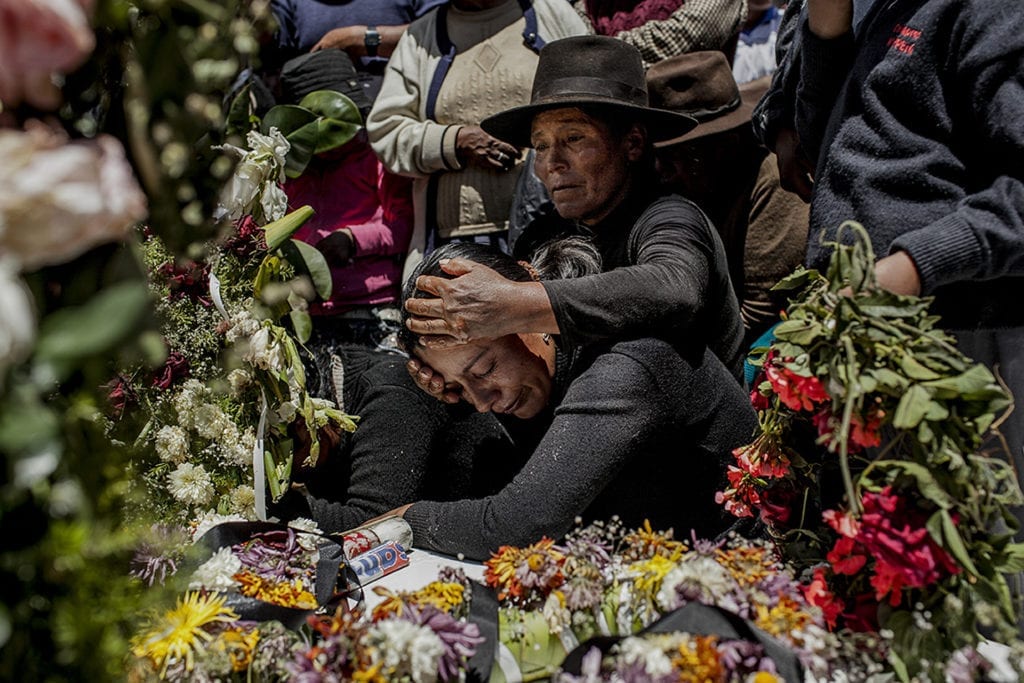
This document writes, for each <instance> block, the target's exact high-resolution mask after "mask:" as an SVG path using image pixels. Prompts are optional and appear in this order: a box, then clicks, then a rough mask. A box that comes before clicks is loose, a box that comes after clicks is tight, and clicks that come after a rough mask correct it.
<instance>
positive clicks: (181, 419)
mask: <svg viewBox="0 0 1024 683" xmlns="http://www.w3.org/2000/svg"><path fill="white" fill-rule="evenodd" d="M207 393H208V391H207V388H206V385H204V384H203V383H202V382H200V381H199V380H197V379H189V380H186V381H185V383H184V384H183V385H182V386H181V390H180V391H179V392H178V393H177V394H175V396H174V398H173V399H171V405H173V406H174V411H175V413H177V415H178V424H179V425H181V426H182V427H184V428H185V429H194V428H195V425H196V418H195V413H194V410H195V407H196V406H197V405H200V404H202V402H203V400H204V399H205V398H206V395H207Z"/></svg>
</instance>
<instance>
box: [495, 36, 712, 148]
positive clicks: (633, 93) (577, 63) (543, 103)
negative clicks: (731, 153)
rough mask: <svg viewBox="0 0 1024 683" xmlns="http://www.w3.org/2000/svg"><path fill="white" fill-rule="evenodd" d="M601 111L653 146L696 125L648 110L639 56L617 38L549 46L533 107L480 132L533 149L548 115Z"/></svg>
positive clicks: (503, 115) (498, 118)
mask: <svg viewBox="0 0 1024 683" xmlns="http://www.w3.org/2000/svg"><path fill="white" fill-rule="evenodd" d="M584 105H598V106H601V107H607V108H609V109H611V110H614V111H615V113H616V114H617V115H621V116H623V117H627V118H629V119H631V120H634V121H636V122H637V123H641V124H643V125H644V126H646V128H647V133H648V135H649V137H650V140H651V141H652V142H658V141H660V140H668V139H670V138H676V137H679V136H681V135H683V134H685V133H686V132H687V131H689V130H690V129H691V128H693V127H694V126H696V125H697V122H696V121H695V120H694V119H693V118H691V117H690V116H687V115H686V114H680V113H679V112H674V111H667V110H665V109H654V108H652V107H650V106H649V100H648V97H647V81H646V80H645V78H644V65H643V60H642V59H641V58H640V52H639V51H638V50H637V49H636V48H635V47H633V46H632V45H629V44H627V43H625V42H623V41H621V40H619V39H618V38H611V37H608V36H575V37H572V38H562V39H561V40H555V41H552V42H550V43H548V44H547V45H545V46H544V47H543V48H542V49H541V51H540V61H539V62H538V64H537V72H536V74H535V75H534V77H533V92H532V94H531V95H530V103H529V104H527V105H523V106H521V107H513V108H512V109H507V110H505V111H503V112H499V113H497V114H494V115H493V116H489V117H487V118H486V119H484V120H483V121H481V122H480V126H481V127H482V128H483V129H484V130H485V131H487V132H488V133H490V134H491V135H493V136H494V137H496V138H498V139H500V140H505V141H506V142H509V143H511V144H513V145H516V146H517V147H529V146H530V128H531V126H532V124H533V117H534V116H535V115H536V114H538V113H540V112H542V111H547V110H549V109H562V108H565V107H580V106H584Z"/></svg>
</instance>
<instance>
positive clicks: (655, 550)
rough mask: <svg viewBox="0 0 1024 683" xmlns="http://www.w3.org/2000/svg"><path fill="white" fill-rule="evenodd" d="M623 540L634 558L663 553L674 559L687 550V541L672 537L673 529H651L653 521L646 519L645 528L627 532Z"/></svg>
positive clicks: (629, 555)
mask: <svg viewBox="0 0 1024 683" xmlns="http://www.w3.org/2000/svg"><path fill="white" fill-rule="evenodd" d="M623 542H624V543H625V544H626V546H627V550H626V553H625V554H626V556H627V557H630V558H633V559H637V560H639V559H644V558H648V557H654V556H656V555H661V556H664V557H669V558H671V559H673V560H677V559H679V556H680V555H682V554H683V553H685V552H686V551H687V547H686V544H685V543H682V542H681V541H676V540H674V539H673V538H672V531H671V530H669V531H665V532H662V531H654V530H652V529H651V521H650V520H648V519H645V520H644V525H643V528H640V529H637V530H636V531H634V532H632V533H630V534H626V536H625V538H623Z"/></svg>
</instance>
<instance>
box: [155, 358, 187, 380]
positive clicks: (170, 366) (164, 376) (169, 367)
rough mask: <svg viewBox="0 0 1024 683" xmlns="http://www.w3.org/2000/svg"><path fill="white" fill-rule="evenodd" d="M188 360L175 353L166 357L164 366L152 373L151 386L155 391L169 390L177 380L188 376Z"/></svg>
mask: <svg viewBox="0 0 1024 683" xmlns="http://www.w3.org/2000/svg"><path fill="white" fill-rule="evenodd" d="M189 370H190V368H189V363H188V358H185V356H183V355H181V354H180V353H179V352H177V351H173V352H172V353H171V354H170V355H168V356H167V360H166V361H164V365H163V367H162V368H160V369H159V370H158V371H157V372H155V373H153V386H154V387H156V388H157V389H169V388H170V387H171V385H172V384H174V383H175V382H176V381H178V380H179V379H183V378H185V377H188V376H189Z"/></svg>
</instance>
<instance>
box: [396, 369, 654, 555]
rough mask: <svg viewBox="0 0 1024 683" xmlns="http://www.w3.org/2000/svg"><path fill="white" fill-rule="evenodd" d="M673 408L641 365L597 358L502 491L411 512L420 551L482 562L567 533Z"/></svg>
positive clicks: (422, 505) (424, 505)
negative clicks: (508, 548)
mask: <svg viewBox="0 0 1024 683" xmlns="http://www.w3.org/2000/svg"><path fill="white" fill-rule="evenodd" d="M670 403H671V402H670V401H668V400H666V397H665V395H664V393H663V391H662V389H661V388H660V386H659V384H658V382H657V378H655V377H654V375H653V373H652V372H650V371H649V370H648V369H647V368H646V367H644V366H643V365H642V364H640V363H639V362H637V361H636V360H634V359H633V358H631V357H629V356H626V355H623V354H619V353H615V352H609V353H604V354H602V355H600V356H599V357H598V359H597V360H596V361H595V362H594V363H593V365H591V367H590V368H588V369H587V370H586V371H584V372H583V373H582V374H581V375H580V376H579V377H577V378H576V379H575V380H573V381H572V383H571V384H570V386H569V388H568V391H567V392H566V395H565V398H564V399H563V400H562V402H561V404H560V405H559V406H558V407H557V408H556V410H555V416H554V420H553V421H552V423H551V426H550V428H549V429H548V430H547V433H546V434H545V436H544V438H543V439H542V440H541V442H540V444H539V446H538V447H537V449H536V450H535V451H534V453H533V455H532V456H531V457H530V459H529V461H528V462H527V463H526V464H525V465H524V466H523V469H522V470H521V471H520V473H519V474H518V475H516V477H515V478H514V479H513V481H512V482H511V483H510V484H509V485H507V486H506V487H505V488H504V489H502V490H501V491H500V492H498V493H497V494H495V495H493V496H489V497H486V498H481V499H476V500H461V501H456V502H429V501H423V502H417V503H414V504H413V505H412V506H411V507H409V508H408V509H407V510H406V512H405V519H406V520H407V521H408V522H409V524H410V525H411V526H412V529H413V539H414V544H415V546H416V547H419V548H427V549H430V550H434V551H436V552H441V553H446V554H450V555H456V554H459V553H462V554H463V555H465V556H466V557H467V558H469V559H474V560H482V559H486V558H487V557H488V556H489V554H490V553H491V552H492V551H494V550H497V548H498V547H499V546H500V545H503V544H512V545H527V544H529V543H534V542H536V541H537V540H539V539H540V538H541V537H542V536H545V535H546V536H548V537H552V538H558V537H560V536H562V535H564V534H565V533H566V532H567V531H569V530H570V529H571V528H572V525H573V523H574V520H575V518H576V517H577V516H578V515H580V514H581V513H583V512H584V510H586V508H587V507H588V505H590V503H591V502H592V501H593V500H594V499H595V498H596V497H597V495H598V494H599V493H600V492H601V491H603V490H604V489H606V488H607V487H608V486H609V484H611V482H613V480H614V478H615V476H616V474H617V473H618V472H619V471H621V470H622V469H623V468H624V467H626V466H628V465H629V463H631V462H632V461H634V460H636V459H638V458H640V457H642V456H643V454H644V444H645V443H646V442H647V441H648V440H650V439H651V438H653V437H654V436H655V434H656V433H657V430H658V429H659V428H661V427H663V426H664V423H665V422H666V420H667V418H666V417H665V416H666V414H667V413H666V406H668V405H670ZM634 465H636V466H641V465H640V464H639V463H634Z"/></svg>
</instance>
